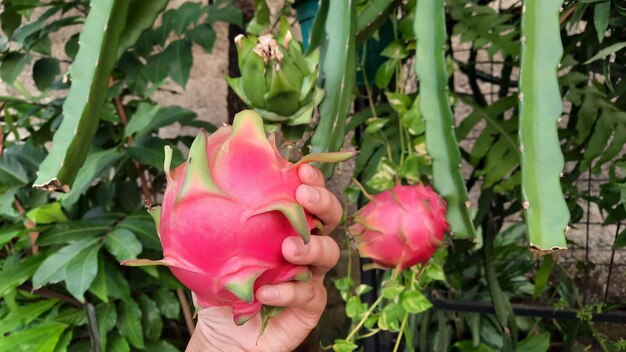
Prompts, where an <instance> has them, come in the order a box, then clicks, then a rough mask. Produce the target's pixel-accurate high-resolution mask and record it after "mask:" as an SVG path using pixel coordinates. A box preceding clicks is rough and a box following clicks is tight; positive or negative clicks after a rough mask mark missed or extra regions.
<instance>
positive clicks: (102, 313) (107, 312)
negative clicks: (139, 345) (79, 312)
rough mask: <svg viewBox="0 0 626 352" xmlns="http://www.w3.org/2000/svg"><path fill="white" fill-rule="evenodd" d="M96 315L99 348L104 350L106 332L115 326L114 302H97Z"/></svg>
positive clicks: (115, 312)
mask: <svg viewBox="0 0 626 352" xmlns="http://www.w3.org/2000/svg"><path fill="white" fill-rule="evenodd" d="M96 317H97V319H98V335H99V336H100V348H101V350H102V351H106V350H107V349H106V346H107V333H108V332H109V331H111V329H113V328H114V327H115V322H116V321H117V311H116V310H115V305H114V304H106V303H105V304H99V305H98V306H97V307H96Z"/></svg>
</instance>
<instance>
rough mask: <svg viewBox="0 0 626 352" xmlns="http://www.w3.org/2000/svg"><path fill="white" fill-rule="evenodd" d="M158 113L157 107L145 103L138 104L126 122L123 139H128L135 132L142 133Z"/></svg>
mask: <svg viewBox="0 0 626 352" xmlns="http://www.w3.org/2000/svg"><path fill="white" fill-rule="evenodd" d="M157 112H159V106H158V105H155V104H150V103H146V102H143V101H142V102H140V103H139V105H138V106H137V110H136V111H135V113H134V114H133V116H132V117H131V118H130V120H129V121H128V125H126V128H125V129H124V138H128V137H129V136H131V135H133V134H134V133H136V132H140V131H142V130H143V129H144V128H146V127H148V126H149V125H150V121H152V119H153V118H154V116H155V115H156V114H157Z"/></svg>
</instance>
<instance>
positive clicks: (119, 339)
mask: <svg viewBox="0 0 626 352" xmlns="http://www.w3.org/2000/svg"><path fill="white" fill-rule="evenodd" d="M107 351H110V352H130V346H129V345H128V341H126V338H124V336H120V335H118V334H114V335H113V337H112V338H111V343H110V345H109V349H107Z"/></svg>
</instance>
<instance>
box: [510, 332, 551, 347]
mask: <svg viewBox="0 0 626 352" xmlns="http://www.w3.org/2000/svg"><path fill="white" fill-rule="evenodd" d="M549 347H550V333H549V332H544V333H542V334H540V335H532V336H528V337H527V338H525V339H524V340H522V341H520V343H518V344H517V347H516V348H515V351H516V352H546V351H548V348H549Z"/></svg>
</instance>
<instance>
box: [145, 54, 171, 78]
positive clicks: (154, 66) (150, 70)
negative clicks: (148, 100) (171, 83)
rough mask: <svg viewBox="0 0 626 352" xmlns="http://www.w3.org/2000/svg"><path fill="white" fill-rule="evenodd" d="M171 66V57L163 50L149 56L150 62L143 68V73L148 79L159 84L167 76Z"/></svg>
mask: <svg viewBox="0 0 626 352" xmlns="http://www.w3.org/2000/svg"><path fill="white" fill-rule="evenodd" d="M169 66H170V61H169V58H168V57H167V56H166V53H165V52H161V53H158V54H155V55H152V56H150V57H149V58H148V63H147V64H146V65H145V66H144V67H143V69H141V75H142V76H143V77H145V78H146V79H147V80H148V81H150V82H152V83H154V84H156V85H159V84H161V82H163V80H164V79H165V77H167V74H168V71H169Z"/></svg>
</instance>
